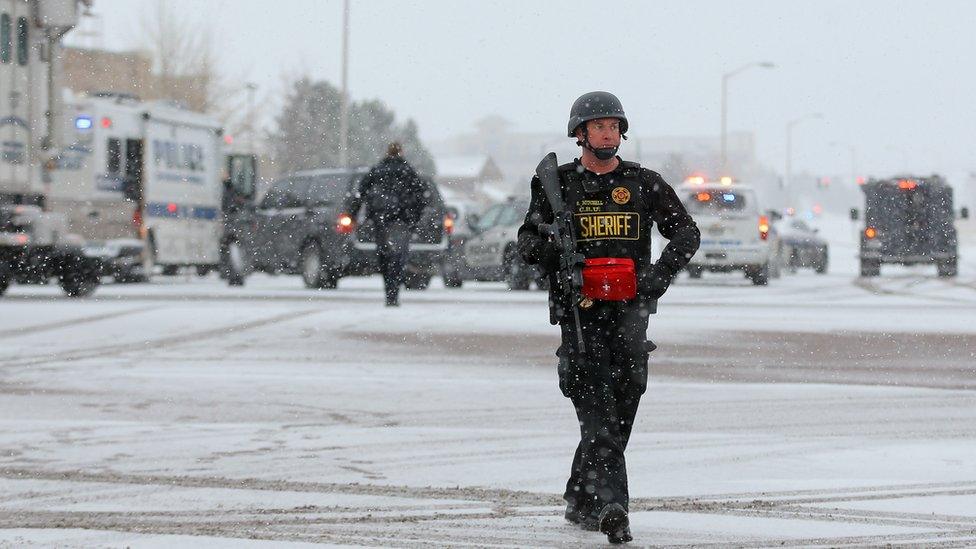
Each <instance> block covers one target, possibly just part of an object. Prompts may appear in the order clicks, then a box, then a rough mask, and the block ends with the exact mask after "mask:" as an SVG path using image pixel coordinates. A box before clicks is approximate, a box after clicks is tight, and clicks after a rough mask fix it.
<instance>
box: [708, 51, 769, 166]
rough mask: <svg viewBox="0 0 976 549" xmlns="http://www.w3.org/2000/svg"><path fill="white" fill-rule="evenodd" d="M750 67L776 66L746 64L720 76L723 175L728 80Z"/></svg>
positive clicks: (725, 152)
mask: <svg viewBox="0 0 976 549" xmlns="http://www.w3.org/2000/svg"><path fill="white" fill-rule="evenodd" d="M752 67H762V68H764V69H772V68H775V67H776V65H775V64H774V63H770V62H769V61H761V62H755V63H747V64H745V65H742V66H741V67H739V68H737V69H735V70H733V71H730V72H727V73H725V74H723V75H722V132H721V142H722V144H721V149H722V162H721V168H722V173H723V174H724V173H725V171H726V169H727V168H728V132H727V118H728V103H729V100H728V95H729V79H730V78H732V77H733V76H735V75H737V74H739V73H741V72H743V71H745V70H747V69H751V68H752Z"/></svg>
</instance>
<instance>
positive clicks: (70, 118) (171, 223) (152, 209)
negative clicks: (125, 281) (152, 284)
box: [47, 95, 224, 278]
mask: <svg viewBox="0 0 976 549" xmlns="http://www.w3.org/2000/svg"><path fill="white" fill-rule="evenodd" d="M65 118H66V124H67V125H68V127H67V128H66V129H65V136H66V138H65V142H66V146H65V147H64V148H63V149H62V151H61V154H60V156H59V157H58V160H57V165H56V166H55V167H54V169H53V170H52V171H51V185H50V191H49V193H48V197H47V200H48V207H49V209H51V210H53V211H59V212H64V213H65V214H66V215H67V217H68V221H69V225H70V229H71V231H72V232H75V233H79V234H81V235H83V236H85V238H87V239H90V240H93V241H95V242H96V243H98V246H100V247H101V248H102V251H104V252H105V253H106V254H107V255H110V256H113V257H114V258H115V260H116V265H117V267H118V270H117V272H115V273H113V274H115V275H116V276H117V277H119V278H146V277H148V276H149V274H150V273H151V271H152V266H153V265H154V264H156V265H161V266H162V267H163V272H164V273H168V274H171V273H173V272H175V271H176V269H178V268H179V267H180V266H196V267H197V268H198V270H202V271H207V270H209V269H211V268H216V267H217V265H218V263H219V261H220V253H219V252H220V238H221V234H222V218H221V195H222V189H223V187H222V181H221V179H222V170H223V152H222V151H223V144H224V143H223V137H222V131H221V128H220V125H219V124H218V123H217V121H216V120H214V119H212V118H210V117H209V116H207V115H205V114H201V113H197V112H192V111H188V110H185V109H181V108H178V107H176V106H173V105H170V104H167V103H163V102H142V101H139V100H137V99H135V98H132V97H128V96H123V95H107V96H96V97H85V98H79V99H75V100H73V101H70V102H68V103H67V104H66V105H65ZM118 254H122V255H118ZM134 254H138V257H135V256H134Z"/></svg>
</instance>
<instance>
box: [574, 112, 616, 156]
mask: <svg viewBox="0 0 976 549" xmlns="http://www.w3.org/2000/svg"><path fill="white" fill-rule="evenodd" d="M577 131H580V133H582V130H577ZM586 131H587V133H588V134H589V136H590V145H592V146H593V147H595V148H598V149H599V148H603V147H619V146H620V121H619V120H617V119H616V118H597V119H596V120H590V121H589V122H587V123H586ZM580 137H582V136H580Z"/></svg>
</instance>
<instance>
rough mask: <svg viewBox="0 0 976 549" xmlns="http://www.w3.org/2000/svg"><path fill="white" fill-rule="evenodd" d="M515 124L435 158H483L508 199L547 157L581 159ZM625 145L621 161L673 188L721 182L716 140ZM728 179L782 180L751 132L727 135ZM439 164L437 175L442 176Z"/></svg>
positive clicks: (564, 141) (546, 135) (772, 184)
mask: <svg viewBox="0 0 976 549" xmlns="http://www.w3.org/2000/svg"><path fill="white" fill-rule="evenodd" d="M513 128H514V126H513V124H512V123H511V122H509V121H507V120H505V119H504V118H502V117H500V116H489V117H487V118H484V119H482V120H480V121H478V122H477V123H476V124H475V127H474V130H473V131H470V132H466V133H463V134H460V135H457V136H454V137H451V138H450V139H447V140H444V141H440V142H436V143H431V150H432V151H433V152H434V155H435V157H437V158H445V159H446V158H456V157H468V158H475V157H479V156H482V157H483V156H488V157H490V158H491V159H492V160H493V161H494V163H495V165H496V166H497V168H498V171H499V172H500V174H501V175H500V178H499V179H500V181H499V183H497V184H495V185H494V186H496V187H498V188H501V189H504V190H505V191H506V192H507V193H508V194H527V193H528V192H529V181H530V180H531V178H532V175H533V174H534V173H535V168H536V166H537V165H538V163H539V160H541V159H542V157H543V156H545V154H546V153H547V152H549V151H553V152H555V153H556V155H557V156H558V157H559V161H560V163H562V162H568V161H571V160H572V159H573V158H575V157H577V156H579V147H578V146H577V145H576V142H575V141H574V140H573V139H571V138H569V137H566V135H565V134H561V133H558V132H518V131H515V130H514V129H513ZM628 137H629V139H628V140H627V141H624V143H623V144H622V145H621V156H622V157H623V158H625V159H627V160H633V161H636V162H640V163H641V164H642V165H644V166H646V167H648V168H650V169H652V170H654V171H657V172H659V173H661V174H662V175H663V176H664V177H665V179H666V180H667V181H669V182H671V183H673V184H678V183H681V182H682V181H684V180H685V179H686V178H687V177H688V176H690V175H693V174H702V175H705V176H706V177H710V178H712V177H714V178H716V179H717V178H718V177H720V176H721V175H727V174H720V173H719V171H720V170H719V168H718V166H719V156H720V155H719V138H718V136H639V135H633V134H632V135H630V136H628ZM728 158H729V166H731V169H730V171H729V175H732V176H733V177H735V178H737V179H739V180H743V181H750V182H751V183H753V184H755V185H756V186H758V187H769V188H770V189H771V190H773V189H775V188H776V187H778V186H779V185H780V184H781V181H780V178H779V177H778V176H777V175H776V174H775V173H774V172H773V171H772V170H770V169H768V168H766V167H765V166H763V165H762V164H760V163H759V161H758V159H757V158H756V146H755V137H754V136H753V134H752V133H750V132H732V133H730V134H729V135H728ZM441 169H442V168H441V166H440V164H438V170H441Z"/></svg>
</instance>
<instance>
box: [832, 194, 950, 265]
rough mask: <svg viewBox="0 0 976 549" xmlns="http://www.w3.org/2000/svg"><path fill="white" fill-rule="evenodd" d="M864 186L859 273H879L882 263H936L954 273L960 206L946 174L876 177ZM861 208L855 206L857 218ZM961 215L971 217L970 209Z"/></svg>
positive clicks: (854, 213)
mask: <svg viewBox="0 0 976 549" xmlns="http://www.w3.org/2000/svg"><path fill="white" fill-rule="evenodd" d="M861 190H862V191H864V204H865V208H864V230H862V231H861V254H860V259H861V276H878V275H879V274H880V272H881V264H882V263H900V264H902V265H915V264H919V263H923V264H924V263H929V264H932V263H935V266H936V270H937V272H938V274H939V276H941V277H952V276H956V272H957V257H958V241H957V239H956V228H955V227H954V226H953V221H954V218H955V216H956V212H955V211H954V210H953V205H952V187H950V186H949V185H948V184H947V183H946V182H945V180H944V179H942V177H940V176H938V175H933V176H931V177H913V176H901V177H893V178H891V179H872V180H870V181H868V182H867V183H866V184H865V185H864V186H862V187H861ZM858 213H859V212H858V211H857V210H856V209H853V210H851V219H854V220H857V219H858V217H859V215H858ZM959 217H962V218H968V217H969V211H968V209H967V208H962V209H961V211H960V212H959Z"/></svg>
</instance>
